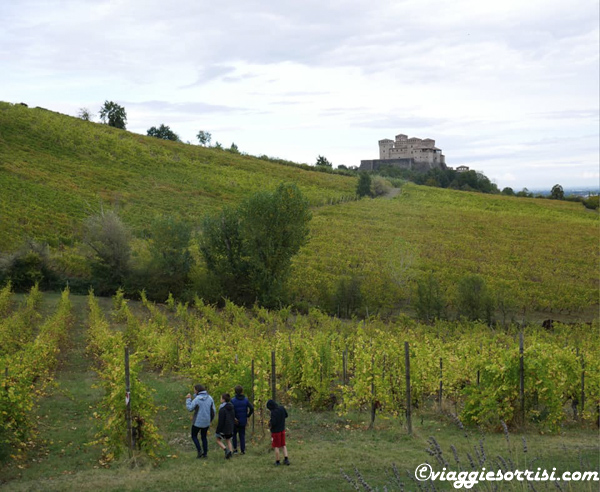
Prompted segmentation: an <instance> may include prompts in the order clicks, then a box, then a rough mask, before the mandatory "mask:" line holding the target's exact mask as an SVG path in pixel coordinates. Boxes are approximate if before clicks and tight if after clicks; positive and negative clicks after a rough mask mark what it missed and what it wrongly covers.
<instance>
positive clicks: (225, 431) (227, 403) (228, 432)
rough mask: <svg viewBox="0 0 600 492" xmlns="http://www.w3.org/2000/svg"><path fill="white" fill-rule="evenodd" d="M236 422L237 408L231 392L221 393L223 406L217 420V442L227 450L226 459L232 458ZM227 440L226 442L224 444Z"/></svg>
mask: <svg viewBox="0 0 600 492" xmlns="http://www.w3.org/2000/svg"><path fill="white" fill-rule="evenodd" d="M234 422H235V410H234V408H233V405H232V403H231V397H230V396H229V393H223V394H222V395H221V406H220V407H219V420H218V422H217V432H216V433H215V436H217V444H218V445H219V447H220V448H221V449H222V450H223V451H225V459H229V458H231V456H232V454H233V448H232V447H231V438H232V437H233V426H234ZM223 441H225V443H226V444H223Z"/></svg>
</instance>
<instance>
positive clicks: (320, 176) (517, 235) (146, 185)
mask: <svg viewBox="0 0 600 492" xmlns="http://www.w3.org/2000/svg"><path fill="white" fill-rule="evenodd" d="M282 181H286V182H295V183H296V184H297V185H298V186H299V187H300V188H301V190H302V191H303V193H304V194H305V195H306V196H307V197H308V199H309V201H310V203H311V205H312V206H313V220H312V223H311V239H310V241H309V243H308V244H307V245H306V246H305V247H304V248H303V249H302V251H301V252H300V254H299V255H298V256H297V257H296V258H295V259H294V262H293V275H292V278H291V279H290V291H291V293H292V301H293V302H294V303H295V305H297V306H300V307H303V308H306V309H308V308H310V307H312V306H319V307H326V308H327V309H329V311H330V312H335V311H336V303H337V305H338V309H339V303H340V300H339V297H340V292H342V294H341V296H342V297H343V296H344V294H343V285H348V284H350V283H352V282H354V284H356V285H358V286H359V288H360V292H361V294H360V296H361V306H362V307H361V308H360V309H359V310H358V311H357V313H358V314H367V312H368V313H369V314H373V313H390V312H394V311H395V310H397V309H398V308H399V307H402V306H404V307H406V306H407V305H409V304H410V302H411V298H412V297H413V296H414V290H415V285H416V282H417V280H418V279H419V278H421V277H422V276H423V275H424V274H426V273H428V272H433V274H434V275H435V277H436V278H437V279H438V280H439V282H440V284H441V286H442V288H443V290H444V292H445V295H446V302H447V304H448V306H449V308H450V309H452V307H453V298H454V297H455V296H456V286H457V283H458V282H459V280H460V279H461V278H462V277H463V276H464V275H467V274H477V275H480V276H481V277H482V278H483V279H484V280H485V281H486V282H487V284H488V285H489V286H490V287H491V289H492V291H493V293H494V295H495V296H496V299H497V302H498V303H500V304H502V305H504V306H505V308H506V310H507V314H508V315H509V318H518V319H523V318H525V317H527V316H528V313H530V312H532V311H537V312H540V311H542V312H544V313H552V315H551V316H553V317H555V316H557V315H560V314H562V315H566V314H569V315H574V316H576V317H578V316H580V315H581V316H582V317H584V318H589V317H590V316H592V317H593V316H596V315H597V306H598V292H599V290H598V271H597V265H598V260H599V257H600V255H599V248H598V224H599V221H598V213H597V212H595V211H590V210H586V209H584V208H583V207H582V206H581V204H578V203H570V202H562V201H555V200H541V199H536V200H533V199H522V198H514V197H505V196H499V195H483V194H477V193H468V192H459V191H453V190H445V189H437V188H428V187H420V186H416V185H411V184H406V185H405V186H404V187H403V189H402V192H401V193H400V194H398V196H395V197H394V198H391V199H374V200H372V199H363V200H360V201H356V200H355V199H354V198H355V197H354V191H355V187H356V183H357V180H356V178H354V177H348V176H342V175H335V174H327V173H320V172H314V171H308V170H304V169H302V168H300V167H297V166H286V165H282V164H278V163H274V162H270V161H267V160H262V159H258V158H255V157H251V156H246V155H237V154H232V153H230V152H228V151H224V150H219V149H214V148H203V147H199V146H195V145H189V144H183V143H176V142H170V141H163V140H158V139H156V138H152V137H146V136H142V135H138V134H134V133H130V132H127V131H123V130H117V129H114V128H110V127H108V126H106V125H101V124H97V123H91V122H85V121H82V120H79V119H77V118H73V117H69V116H65V115H61V114H57V113H53V112H51V111H48V110H44V109H41V108H36V109H30V108H27V107H24V106H20V105H11V104H8V103H0V190H1V194H0V218H1V220H0V251H4V252H7V251H12V250H14V249H16V248H17V247H18V246H19V244H21V243H22V242H23V241H24V240H25V239H26V238H36V239H39V240H43V241H47V242H48V243H49V244H50V245H51V247H52V248H53V249H54V251H57V252H59V253H57V254H59V255H60V256H62V257H64V255H69V254H71V255H73V256H76V257H82V252H81V249H80V245H79V239H80V237H81V230H80V229H81V223H82V221H83V219H84V218H85V217H86V216H87V214H89V213H93V212H97V211H98V210H99V208H100V207H101V206H103V207H116V208H118V210H119V213H120V214H121V216H122V217H123V219H124V221H125V222H126V223H127V224H128V225H129V226H130V227H131V228H132V230H133V231H134V233H136V234H137V235H138V236H143V232H144V228H145V227H146V225H147V224H148V223H149V221H150V220H151V219H152V218H154V217H155V216H156V215H159V214H171V215H178V216H180V217H182V218H184V219H186V220H189V221H191V222H193V223H196V224H199V223H200V221H201V219H202V217H203V215H204V214H206V213H211V212H214V211H216V210H218V209H219V208H221V207H223V206H224V205H227V204H235V203H238V202H239V201H241V200H242V199H244V198H245V197H247V196H248V195H249V194H251V193H253V192H255V191H257V190H260V189H265V188H267V189H273V188H275V187H276V186H277V184H279V183H280V182H282ZM78 255H79V256H78ZM544 316H546V315H545V314H544Z"/></svg>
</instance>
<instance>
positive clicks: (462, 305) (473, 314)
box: [456, 275, 494, 324]
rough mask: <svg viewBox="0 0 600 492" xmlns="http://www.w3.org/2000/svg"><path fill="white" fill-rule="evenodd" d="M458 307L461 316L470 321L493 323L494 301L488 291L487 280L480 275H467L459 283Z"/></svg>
mask: <svg viewBox="0 0 600 492" xmlns="http://www.w3.org/2000/svg"><path fill="white" fill-rule="evenodd" d="M456 307H457V309H458V313H459V315H461V316H465V317H466V318H468V319H469V320H472V321H476V320H482V321H486V322H487V323H488V324H491V323H492V316H493V313H494V299H493V297H492V296H491V294H490V293H489V291H488V288H487V285H486V283H485V280H483V278H481V277H480V276H479V275H467V276H465V277H463V278H461V279H460V281H459V282H458V298H457V300H456Z"/></svg>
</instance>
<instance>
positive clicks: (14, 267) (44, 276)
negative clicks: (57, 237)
mask: <svg viewBox="0 0 600 492" xmlns="http://www.w3.org/2000/svg"><path fill="white" fill-rule="evenodd" d="M57 279H58V276H57V275H56V272H55V271H54V269H53V267H52V264H51V259H50V252H49V249H48V245H47V244H43V243H37V242H35V241H29V242H28V243H27V244H26V245H24V246H23V247H22V248H21V249H19V250H18V251H17V252H15V253H13V254H9V255H4V256H2V257H0V284H3V283H4V282H6V281H10V282H11V284H12V287H13V290H14V291H15V292H27V291H28V290H29V289H31V287H33V286H34V285H36V284H39V286H40V288H41V289H50V288H52V287H53V286H54V284H55V282H56V281H57Z"/></svg>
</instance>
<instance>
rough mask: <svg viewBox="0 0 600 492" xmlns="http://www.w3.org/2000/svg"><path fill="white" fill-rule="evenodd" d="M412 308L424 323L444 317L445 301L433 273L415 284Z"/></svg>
mask: <svg viewBox="0 0 600 492" xmlns="http://www.w3.org/2000/svg"><path fill="white" fill-rule="evenodd" d="M414 307H415V311H416V313H417V317H418V318H419V319H420V320H423V321H425V322H428V323H429V322H431V321H434V320H435V319H441V318H442V317H444V315H445V307H446V301H445V299H444V293H443V292H442V288H441V287H440V283H439V281H438V279H437V278H436V277H435V276H434V274H433V273H431V272H430V273H429V274H428V275H427V276H426V277H424V278H422V279H421V280H419V282H418V283H417V296H416V299H415V304H414Z"/></svg>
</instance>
